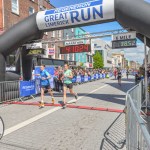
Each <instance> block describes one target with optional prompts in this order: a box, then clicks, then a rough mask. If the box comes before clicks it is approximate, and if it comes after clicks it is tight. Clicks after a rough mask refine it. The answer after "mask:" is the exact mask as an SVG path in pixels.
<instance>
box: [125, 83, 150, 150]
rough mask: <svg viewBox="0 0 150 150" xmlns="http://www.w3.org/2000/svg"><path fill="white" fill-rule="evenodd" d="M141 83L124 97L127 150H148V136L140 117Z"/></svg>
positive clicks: (149, 146)
mask: <svg viewBox="0 0 150 150" xmlns="http://www.w3.org/2000/svg"><path fill="white" fill-rule="evenodd" d="M142 92H143V81H141V82H140V83H139V84H138V85H136V86H135V87H133V88H132V89H131V90H129V91H128V92H127V95H126V145H127V150H150V135H149V132H148V130H147V127H146V122H145V121H144V119H143V118H142V117H141V102H142V98H143V97H142V95H143V94H142Z"/></svg>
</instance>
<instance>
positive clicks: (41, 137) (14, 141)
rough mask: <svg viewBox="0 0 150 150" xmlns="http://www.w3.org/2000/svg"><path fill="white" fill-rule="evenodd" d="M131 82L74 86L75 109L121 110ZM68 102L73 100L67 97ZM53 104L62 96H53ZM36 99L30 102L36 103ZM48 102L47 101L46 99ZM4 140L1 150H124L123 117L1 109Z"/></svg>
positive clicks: (55, 109) (11, 107) (57, 109)
mask: <svg viewBox="0 0 150 150" xmlns="http://www.w3.org/2000/svg"><path fill="white" fill-rule="evenodd" d="M133 82H134V80H133V79H130V80H128V81H127V80H125V79H124V80H123V83H122V86H121V87H120V86H119V85H118V84H117V82H116V80H110V79H104V80H99V81H95V82H90V83H86V84H83V85H78V86H75V88H74V89H75V91H77V92H78V94H79V100H78V102H77V104H76V105H80V106H82V105H84V106H92V107H107V108H114V109H123V108H124V105H125V93H126V91H127V90H128V89H130V88H131V87H132V86H133V85H134V83H133ZM68 96H69V97H68V101H70V100H72V99H73V97H72V96H70V95H68ZM55 98H56V101H57V102H59V101H62V94H61V93H55ZM39 100H40V99H39V97H37V98H36V99H34V100H29V101H39ZM45 101H46V102H50V97H49V96H46V97H45ZM0 114H1V116H2V117H3V119H4V122H5V127H6V130H5V136H4V137H3V139H2V140H1V141H0V150H113V149H114V150H116V149H125V146H124V143H123V142H122V141H123V139H124V138H125V121H124V114H119V113H114V112H105V111H94V110H84V109H82V110H81V109H71V108H66V109H62V108H61V107H45V108H44V109H39V108H38V107H37V106H23V105H1V106H0Z"/></svg>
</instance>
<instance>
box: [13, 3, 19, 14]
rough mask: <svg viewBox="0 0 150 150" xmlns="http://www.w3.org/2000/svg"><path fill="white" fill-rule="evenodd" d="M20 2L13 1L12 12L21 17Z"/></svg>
mask: <svg viewBox="0 0 150 150" xmlns="http://www.w3.org/2000/svg"><path fill="white" fill-rule="evenodd" d="M18 1H19V0H11V7H12V8H11V9H12V12H13V13H15V14H18V15H19V2H18Z"/></svg>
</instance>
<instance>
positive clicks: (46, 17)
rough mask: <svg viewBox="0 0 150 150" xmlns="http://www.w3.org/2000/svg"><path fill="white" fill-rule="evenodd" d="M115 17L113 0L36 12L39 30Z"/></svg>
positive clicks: (98, 0) (97, 0) (101, 0)
mask: <svg viewBox="0 0 150 150" xmlns="http://www.w3.org/2000/svg"><path fill="white" fill-rule="evenodd" d="M114 18H115V11H114V0H95V1H90V2H85V3H80V4H76V5H71V6H66V7H61V8H57V9H52V10H47V11H41V12H38V13H37V16H36V22H37V26H38V28H39V30H46V29H47V30H50V29H52V30H53V29H57V28H58V29H59V28H60V27H61V28H65V27H66V26H77V25H79V24H89V25H90V24H91V23H96V22H100V21H105V20H112V19H114Z"/></svg>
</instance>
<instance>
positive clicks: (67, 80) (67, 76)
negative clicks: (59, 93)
mask: <svg viewBox="0 0 150 150" xmlns="http://www.w3.org/2000/svg"><path fill="white" fill-rule="evenodd" d="M72 78H73V75H72V71H71V70H70V69H69V65H68V64H65V65H64V76H63V81H64V87H63V90H64V91H63V92H64V95H63V107H65V106H66V92H67V88H68V89H69V91H70V94H72V95H74V96H75V99H76V100H77V99H78V95H77V93H74V92H73V84H72Z"/></svg>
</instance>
